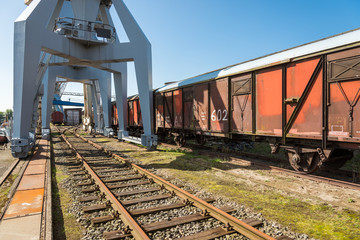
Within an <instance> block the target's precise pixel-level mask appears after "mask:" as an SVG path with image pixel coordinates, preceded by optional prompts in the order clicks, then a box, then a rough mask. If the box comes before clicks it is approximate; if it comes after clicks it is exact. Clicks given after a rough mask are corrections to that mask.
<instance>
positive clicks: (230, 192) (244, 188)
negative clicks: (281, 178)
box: [127, 145, 360, 240]
mask: <svg viewBox="0 0 360 240" xmlns="http://www.w3.org/2000/svg"><path fill="white" fill-rule="evenodd" d="M265 148H267V147H266V146H265V145H259V146H255V147H254V149H252V150H251V151H250V152H253V151H257V150H259V149H260V151H264V152H265V150H269V152H270V149H265ZM127 154H128V153H127ZM280 154H281V153H280ZM128 155H131V157H133V158H136V159H139V160H140V161H142V162H143V163H144V164H148V165H151V166H152V167H154V168H163V169H166V170H167V171H169V172H170V173H171V174H173V175H174V177H177V178H179V179H182V180H183V181H185V182H191V183H193V184H195V185H197V186H199V187H200V188H203V189H206V190H207V191H209V192H212V193H214V194H217V195H220V196H224V197H227V198H228V199H231V200H233V201H235V202H238V203H240V204H243V205H245V206H247V207H250V208H253V209H254V210H255V211H257V212H261V213H262V214H263V215H264V217H265V218H267V219H268V220H275V221H277V222H279V223H281V224H283V225H285V226H290V228H291V229H292V230H293V231H296V232H299V233H306V234H308V235H310V236H311V237H313V238H318V239H326V240H339V239H342V240H345V239H359V236H360V213H359V212H353V211H349V210H339V209H335V208H333V207H331V206H329V205H322V204H314V203H312V202H309V201H303V200H300V199H297V198H294V197H290V196H287V195H285V194H284V195H282V194H280V193H278V192H276V191H275V190H268V189H263V188H256V187H253V186H249V185H247V184H244V183H243V182H240V181H239V179H237V178H236V177H234V176H232V175H229V174H226V173H223V174H216V178H215V177H214V176H215V170H214V169H212V168H213V167H216V168H219V169H223V170H226V169H230V168H232V166H231V164H230V163H229V162H226V161H222V159H219V158H210V157H207V156H202V155H198V154H195V153H188V152H179V151H177V150H167V149H162V148H160V149H159V151H154V152H147V151H133V152H130V153H129V154H128ZM254 171H257V172H258V171H259V172H260V174H261V170H254ZM349 201H351V202H352V201H354V200H353V199H349Z"/></svg>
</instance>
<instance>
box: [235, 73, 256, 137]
mask: <svg viewBox="0 0 360 240" xmlns="http://www.w3.org/2000/svg"><path fill="white" fill-rule="evenodd" d="M231 96H232V98H231V105H232V119H231V122H232V125H231V128H232V129H231V130H232V131H233V132H237V133H249V134H251V133H252V110H251V109H252V102H251V97H252V94H251V74H248V75H244V76H239V77H234V78H232V79H231Z"/></svg>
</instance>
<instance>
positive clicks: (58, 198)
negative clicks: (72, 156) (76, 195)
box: [52, 167, 82, 240]
mask: <svg viewBox="0 0 360 240" xmlns="http://www.w3.org/2000/svg"><path fill="white" fill-rule="evenodd" d="M68 177H69V176H68V175H65V174H64V173H63V172H62V171H61V170H60V168H59V167H55V168H53V169H52V188H53V192H52V198H53V202H54V204H53V231H54V232H53V236H54V239H69V240H75V239H81V237H82V233H81V229H82V227H81V225H80V224H79V223H78V222H77V221H76V217H75V216H74V215H73V214H72V213H70V212H69V211H68V209H69V207H70V206H71V203H72V199H71V197H70V195H69V193H68V191H67V190H66V189H64V188H62V187H61V183H62V182H63V181H64V180H65V179H67V178H68Z"/></svg>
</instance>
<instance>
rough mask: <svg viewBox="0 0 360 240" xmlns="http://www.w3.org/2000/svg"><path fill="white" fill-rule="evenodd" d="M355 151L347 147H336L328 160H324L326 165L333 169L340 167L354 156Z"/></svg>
mask: <svg viewBox="0 0 360 240" xmlns="http://www.w3.org/2000/svg"><path fill="white" fill-rule="evenodd" d="M353 156H354V153H353V151H350V150H347V149H334V150H333V151H332V152H331V154H330V156H329V158H328V160H327V161H326V162H324V167H326V168H331V169H339V168H341V167H342V166H344V165H345V163H346V162H347V161H348V160H350V159H351V158H353Z"/></svg>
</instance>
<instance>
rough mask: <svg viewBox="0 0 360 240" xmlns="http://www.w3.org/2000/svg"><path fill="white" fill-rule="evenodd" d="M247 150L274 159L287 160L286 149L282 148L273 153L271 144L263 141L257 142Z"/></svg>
mask: <svg viewBox="0 0 360 240" xmlns="http://www.w3.org/2000/svg"><path fill="white" fill-rule="evenodd" d="M246 152H249V153H254V154H261V155H264V156H267V157H270V158H274V159H282V160H287V159H286V156H285V150H284V149H282V148H280V149H279V152H278V153H275V154H272V153H271V148H270V145H269V144H268V143H263V142H255V143H254V145H253V148H251V149H249V150H248V151H246Z"/></svg>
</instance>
